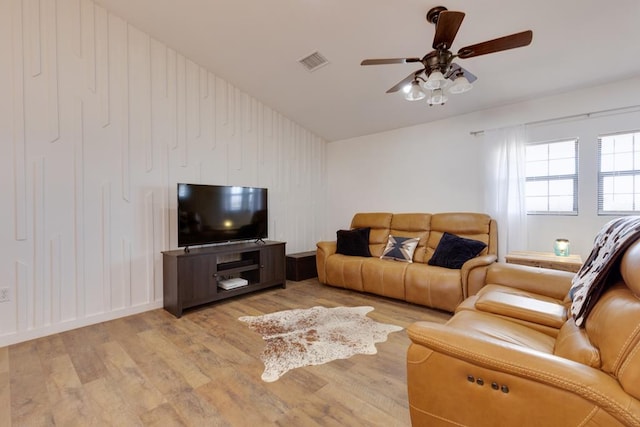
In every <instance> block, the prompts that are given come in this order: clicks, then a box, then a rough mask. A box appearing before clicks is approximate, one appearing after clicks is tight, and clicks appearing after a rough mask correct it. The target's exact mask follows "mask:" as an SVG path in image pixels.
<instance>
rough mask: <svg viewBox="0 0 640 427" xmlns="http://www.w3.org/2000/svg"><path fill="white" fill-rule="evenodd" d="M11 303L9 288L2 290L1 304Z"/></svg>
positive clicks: (0, 292)
mask: <svg viewBox="0 0 640 427" xmlns="http://www.w3.org/2000/svg"><path fill="white" fill-rule="evenodd" d="M7 301H11V298H10V295H9V288H0V302H7Z"/></svg>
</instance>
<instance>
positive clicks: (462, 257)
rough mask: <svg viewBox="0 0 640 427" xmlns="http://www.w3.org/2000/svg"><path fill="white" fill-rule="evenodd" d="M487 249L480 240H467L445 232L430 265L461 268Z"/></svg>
mask: <svg viewBox="0 0 640 427" xmlns="http://www.w3.org/2000/svg"><path fill="white" fill-rule="evenodd" d="M486 247H487V245H486V244H484V243H482V242H481V241H479V240H473V239H465V238H464V237H460V236H456V235H455V234H449V233H446V232H445V233H444V234H443V235H442V238H441V239H440V243H438V247H437V248H436V250H435V252H434V253H433V256H432V257H431V259H430V260H429V263H428V264H429V265H437V266H438V267H445V268H461V267H462V264H464V263H465V262H467V261H468V260H470V259H471V258H474V257H476V256H478V254H480V252H482V250H483V249H484V248H486Z"/></svg>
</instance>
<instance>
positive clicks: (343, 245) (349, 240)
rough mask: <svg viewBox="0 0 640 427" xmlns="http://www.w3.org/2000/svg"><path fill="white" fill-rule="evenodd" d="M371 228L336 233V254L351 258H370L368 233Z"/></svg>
mask: <svg viewBox="0 0 640 427" xmlns="http://www.w3.org/2000/svg"><path fill="white" fill-rule="evenodd" d="M370 231H371V228H369V227H366V228H354V229H353V230H338V231H337V232H336V237H337V242H336V243H337V248H336V253H338V254H342V255H351V256H369V257H370V256H371V252H370V251H369V232H370Z"/></svg>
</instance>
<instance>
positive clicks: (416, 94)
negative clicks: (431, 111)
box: [404, 81, 427, 101]
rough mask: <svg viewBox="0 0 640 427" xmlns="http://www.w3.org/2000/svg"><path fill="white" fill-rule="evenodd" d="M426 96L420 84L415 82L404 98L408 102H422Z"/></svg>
mask: <svg viewBox="0 0 640 427" xmlns="http://www.w3.org/2000/svg"><path fill="white" fill-rule="evenodd" d="M426 96H427V94H426V93H424V91H423V90H422V88H421V87H420V85H419V84H418V82H415V81H414V82H413V83H411V87H410V88H409V91H408V92H407V94H406V95H405V96H404V98H405V99H406V100H407V101H420V100H421V99H424V98H425V97H426Z"/></svg>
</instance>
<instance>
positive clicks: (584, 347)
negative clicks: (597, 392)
mask: <svg viewBox="0 0 640 427" xmlns="http://www.w3.org/2000/svg"><path fill="white" fill-rule="evenodd" d="M553 353H554V354H555V355H556V356H560V357H564V358H565V359H570V360H573V361H574V362H578V363H582V364H583V365H587V366H591V367H592V368H600V352H599V351H598V349H597V348H595V347H594V346H593V344H591V342H590V341H589V336H588V335H587V331H586V330H585V329H584V328H580V327H578V326H577V325H576V323H575V321H574V320H573V318H570V319H569V320H567V321H566V322H565V323H564V325H562V327H561V328H560V332H559V333H558V337H557V338H556V346H555V349H554V350H553Z"/></svg>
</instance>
